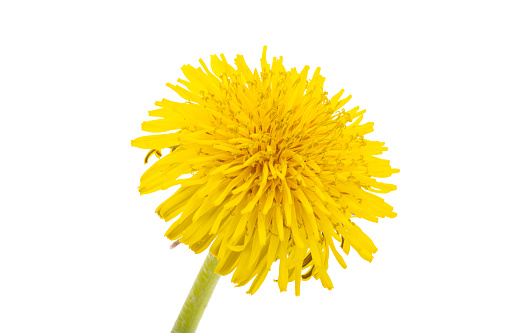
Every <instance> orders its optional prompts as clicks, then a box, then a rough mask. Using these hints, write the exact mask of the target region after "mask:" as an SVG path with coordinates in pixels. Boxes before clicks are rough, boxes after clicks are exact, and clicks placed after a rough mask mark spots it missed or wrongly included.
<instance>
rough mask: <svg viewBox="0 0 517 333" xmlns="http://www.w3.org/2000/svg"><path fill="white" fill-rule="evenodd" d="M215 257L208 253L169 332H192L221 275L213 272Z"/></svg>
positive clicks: (215, 263)
mask: <svg viewBox="0 0 517 333" xmlns="http://www.w3.org/2000/svg"><path fill="white" fill-rule="evenodd" d="M217 263H218V260H217V258H216V257H215V256H214V255H212V254H211V253H208V256H207V257H206V259H205V262H204V263H203V266H201V269H200V270H199V273H198V275H197V277H196V280H195V281H194V285H193V286H192V289H190V293H189V294H188V297H187V299H186V300H185V303H184V304H183V308H181V312H180V314H179V316H178V319H176V323H175V324H174V327H173V328H172V331H171V333H194V332H195V331H196V328H197V325H198V324H199V321H200V320H201V317H202V316H203V313H204V312H205V308H206V306H207V305H208V301H210V297H212V293H213V292H214V289H215V286H216V285H217V281H219V278H220V277H221V275H219V274H216V273H214V270H215V266H217Z"/></svg>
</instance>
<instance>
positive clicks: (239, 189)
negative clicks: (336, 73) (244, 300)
mask: <svg viewBox="0 0 517 333" xmlns="http://www.w3.org/2000/svg"><path fill="white" fill-rule="evenodd" d="M199 61H200V63H201V66H202V67H200V68H194V67H192V66H190V65H186V66H183V67H182V71H183V73H184V75H185V77H186V79H187V80H183V79H179V80H178V82H179V83H181V84H182V85H183V86H184V87H182V86H179V85H172V84H167V86H168V87H170V88H171V89H172V90H174V91H175V92H176V93H177V94H178V95H179V96H180V97H181V98H183V99H184V100H185V102H182V103H179V102H173V101H170V100H167V99H163V100H162V101H159V102H156V106H158V107H159V108H158V109H156V110H153V111H149V115H150V116H152V117H158V118H160V119H155V120H150V121H145V122H143V124H142V129H143V130H144V131H146V132H151V133H161V134H155V135H148V136H143V137H140V138H137V139H135V140H133V141H132V142H131V144H132V146H135V147H138V148H143V149H149V153H148V154H147V156H146V158H145V161H146V162H147V161H148V159H149V158H150V157H151V156H152V155H153V154H154V155H156V157H158V158H159V159H158V160H157V161H156V162H155V163H154V164H153V165H152V166H151V167H150V168H149V169H148V170H147V171H146V172H145V173H144V174H143V175H142V177H141V184H140V187H139V191H140V193H141V194H147V193H152V192H155V191H158V190H165V189H168V188H170V187H171V186H175V185H181V187H180V188H179V189H178V190H177V191H176V192H175V193H174V194H173V195H172V196H171V197H170V198H168V199H167V200H165V202H163V203H162V204H161V205H160V206H159V207H158V208H157V209H156V213H157V214H158V215H159V216H160V217H161V218H162V219H164V220H165V221H170V220H172V219H174V218H176V217H178V216H179V215H180V214H181V216H180V217H179V219H177V220H176V221H175V222H173V224H172V225H171V227H170V228H169V229H168V231H167V232H166V234H165V236H166V237H167V238H169V239H170V240H178V239H179V241H180V242H181V243H184V244H186V245H188V246H189V248H190V249H192V250H193V251H194V252H195V253H200V252H203V251H205V250H206V249H208V248H209V247H210V249H209V251H210V253H212V254H213V255H214V256H215V257H217V259H218V260H219V262H218V264H217V266H216V268H215V272H216V273H218V274H220V275H227V274H230V273H232V272H233V275H232V282H234V283H235V284H236V285H237V286H243V285H246V284H248V283H249V282H250V281H251V280H253V282H252V283H251V286H250V289H249V290H248V293H250V294H253V293H255V292H256V291H257V289H258V288H259V287H260V285H261V284H262V283H263V281H264V279H265V278H266V276H267V274H268V272H269V271H270V269H271V266H272V264H273V263H274V262H276V261H279V274H278V278H277V279H276V280H275V281H276V282H277V283H278V286H279V289H280V291H285V290H287V285H288V283H289V282H293V281H294V282H295V294H296V295H299V294H300V284H301V280H308V279H310V278H311V277H314V278H316V279H319V280H320V281H321V284H322V285H323V286H324V287H325V288H328V289H332V288H333V285H332V281H331V279H330V277H329V275H328V274H327V268H328V265H329V257H330V255H331V254H332V255H333V256H334V257H335V258H336V259H337V261H338V263H339V264H340V265H341V266H342V267H343V268H346V264H345V261H344V260H343V257H342V254H341V253H340V252H341V251H342V252H344V253H346V254H347V255H348V254H349V251H350V247H352V248H353V249H354V250H355V251H357V253H358V254H359V255H360V256H361V257H362V258H363V259H365V260H367V261H371V260H372V258H373V254H374V253H375V252H376V251H377V248H376V247H375V245H374V244H373V242H372V241H371V240H370V238H369V237H368V236H367V235H366V234H364V233H363V232H362V231H361V229H360V228H359V227H358V226H357V225H356V224H355V223H354V222H352V221H351V219H352V218H363V219H366V220H369V221H373V222H377V221H378V218H380V217H381V218H382V217H391V218H393V217H395V216H396V213H394V212H393V208H392V207H391V206H390V205H388V204H387V203H386V202H384V200H383V199H381V198H380V197H378V196H376V195H375V193H387V192H390V191H392V190H395V189H396V186H394V185H391V184H386V183H382V182H379V181H377V180H376V179H375V178H384V177H389V176H390V175H392V174H393V173H396V172H398V171H399V170H397V169H393V168H391V167H390V164H389V161H387V160H384V159H381V158H378V157H375V155H380V154H382V152H383V151H386V150H387V148H386V147H384V143H383V142H377V141H369V140H366V139H365V138H364V136H365V135H366V134H367V133H370V132H372V131H373V123H371V122H368V123H364V124H361V120H362V118H363V114H364V113H365V110H359V107H358V106H356V107H353V108H350V109H349V110H348V111H346V110H345V108H344V107H345V105H346V103H347V102H349V101H350V99H351V97H352V96H350V95H349V96H347V97H344V98H341V97H342V96H343V93H344V90H341V91H340V92H338V93H337V94H336V95H334V96H333V97H332V98H330V99H329V98H328V97H327V92H325V91H324V90H323V82H324V80H325V78H324V77H323V76H321V74H320V68H316V70H315V71H314V73H313V74H312V78H309V76H308V75H309V67H308V66H305V67H304V68H303V69H302V70H301V72H298V71H297V70H296V68H293V69H291V70H289V71H287V70H286V69H285V68H284V65H283V63H282V61H283V59H282V57H279V58H273V62H272V64H268V63H267V61H266V47H264V50H263V54H262V58H261V60H260V62H261V67H260V71H259V70H257V69H255V70H253V71H252V70H251V69H250V68H249V67H248V66H247V65H246V63H245V61H244V58H243V57H242V56H241V55H237V57H236V59H235V67H234V66H232V65H230V64H229V63H228V62H227V60H226V59H225V57H224V55H222V54H221V57H220V58H219V57H217V56H215V55H214V56H211V59H210V67H211V69H209V68H208V66H207V65H206V64H205V62H203V60H202V59H200V60H199ZM166 148H170V149H171V152H170V154H166V155H164V156H162V152H161V150H163V149H166ZM186 174H192V176H191V177H190V178H185V177H182V178H180V176H182V175H186Z"/></svg>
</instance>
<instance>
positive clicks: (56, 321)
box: [0, 1, 517, 333]
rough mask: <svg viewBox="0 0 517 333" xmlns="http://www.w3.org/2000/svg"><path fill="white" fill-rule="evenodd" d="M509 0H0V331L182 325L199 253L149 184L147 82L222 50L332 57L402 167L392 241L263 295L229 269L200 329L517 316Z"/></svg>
mask: <svg viewBox="0 0 517 333" xmlns="http://www.w3.org/2000/svg"><path fill="white" fill-rule="evenodd" d="M512 4H513V5H514V4H515V3H514V2H513V1H357V2H355V3H352V2H347V1H339V2H338V1H336V2H331V1H308V2H306V1H296V2H292V3H288V2H285V1H260V2H256V3H251V2H249V3H248V2H246V1H235V2H228V1H210V2H208V1H207V2H201V1H141V2H136V1H85V2H77V1H5V2H2V4H1V5H0V28H1V29H0V34H1V51H0V57H1V59H0V60H1V61H0V69H1V72H0V98H1V99H0V103H1V109H0V110H1V118H0V122H1V130H0V139H1V140H0V145H1V153H2V155H1V156H2V157H1V164H0V169H1V172H0V177H1V179H0V180H1V183H0V184H1V193H2V196H3V198H2V199H1V201H0V202H1V203H0V204H1V210H0V214H1V215H0V217H1V224H0V228H1V230H0V265H1V266H0V270H1V274H0V280H1V281H0V282H1V283H0V331H1V332H7V333H11V332H13V333H14V332H36V331H37V332H110V333H112V332H124V333H130V332H146V333H147V332H153V333H154V332H156V333H159V332H169V331H170V329H171V328H172V325H173V323H174V321H175V318H176V315H177V314H178V312H179V310H180V308H181V306H182V303H183V301H184V299H185V297H186V295H187V293H188V291H189V289H190V286H191V284H192V281H193V279H194V277H195V276H196V274H197V272H198V269H199V267H200V265H201V263H202V262H203V260H204V257H205V255H204V254H201V255H195V254H193V253H192V252H190V250H188V249H187V248H186V247H185V246H179V247H178V248H176V249H175V250H169V245H170V242H169V241H168V240H167V239H165V238H164V237H163V234H164V232H165V230H166V229H167V228H168V224H167V223H164V222H163V221H162V220H160V219H159V218H158V216H157V215H156V214H154V209H155V208H156V206H158V204H160V203H161V202H162V201H163V200H164V199H165V198H167V197H168V196H170V195H171V191H162V192H160V193H155V194H151V195H146V196H142V197H140V196H139V194H138V191H137V186H138V185H139V178H140V175H141V173H142V172H143V171H144V170H145V169H146V166H144V164H143V158H144V155H145V153H146V152H145V151H143V150H140V149H137V148H132V147H130V140H131V139H134V138H136V137H138V136H141V135H142V134H144V133H143V132H141V131H140V123H141V122H142V121H144V120H149V118H148V116H147V111H148V110H151V109H153V108H154V101H156V100H161V99H162V98H169V99H174V98H176V97H175V94H174V92H173V91H172V90H170V89H168V88H167V87H166V86H165V84H166V83H167V82H171V83H175V82H176V80H177V79H178V78H181V77H183V76H182V74H181V71H180V67H181V66H182V65H184V64H192V65H194V66H196V67H197V66H198V63H197V61H198V59H199V58H201V57H202V58H204V59H205V60H206V61H208V60H209V56H210V55H211V54H219V53H224V54H225V55H226V57H227V59H228V60H233V59H234V58H235V55H236V54H243V55H244V57H245V59H246V60H247V62H248V64H249V66H250V67H252V68H254V67H258V66H259V65H260V63H259V59H260V56H261V51H262V46H263V45H267V46H268V59H269V60H270V61H271V59H272V57H273V56H280V55H281V56H284V63H285V65H286V67H287V68H291V67H297V68H298V69H301V68H303V66H304V65H309V66H311V71H312V70H314V69H315V68H316V67H317V66H320V67H322V74H323V76H325V77H326V78H327V80H326V90H327V91H329V94H331V95H332V94H334V93H336V92H337V91H339V89H341V88H344V89H345V90H346V93H350V94H352V95H353V96H354V97H353V98H352V100H351V102H349V104H348V106H349V107H352V106H355V105H360V106H361V107H362V108H366V110H367V113H366V116H365V121H374V122H375V132H374V133H373V134H372V135H370V139H375V140H382V141H385V142H386V144H387V146H388V147H389V149H390V150H389V151H388V152H387V153H386V155H385V157H386V158H389V159H390V160H391V161H392V165H393V166H394V167H396V168H400V169H401V173H400V174H398V175H394V176H393V177H392V178H391V179H390V180H391V181H392V182H393V183H395V184H397V185H398V190H397V191H396V192H393V193H391V194H388V195H386V199H387V200H388V202H389V203H390V204H392V205H393V206H394V207H395V210H396V212H398V213H399V216H398V217H397V218H396V219H385V220H382V221H380V222H379V223H378V224H375V223H371V222H367V221H364V222H363V221H361V222H358V223H359V224H360V226H361V227H362V228H363V230H364V231H365V232H366V233H367V234H368V235H370V237H371V238H372V239H373V240H374V242H375V243H376V245H377V247H378V248H379V251H378V253H377V254H376V255H375V259H374V260H373V262H372V263H371V264H370V263H368V262H366V261H363V260H362V259H360V258H359V256H358V255H357V254H356V253H355V252H353V253H351V254H350V256H348V257H345V260H346V261H347V263H348V269H346V270H343V269H341V268H340V267H339V266H338V264H337V262H336V261H335V260H333V261H331V268H330V276H331V278H332V281H333V282H334V286H335V289H334V290H332V291H328V290H326V289H323V287H321V285H320V283H319V281H315V280H311V281H309V282H305V283H303V284H302V295H301V297H295V296H294V285H290V286H289V290H288V292H286V293H279V291H278V286H277V284H275V283H274V282H273V281H272V280H273V279H274V278H276V272H277V271H278V268H277V266H276V265H275V266H274V269H273V270H272V272H271V273H270V275H269V276H268V277H267V279H266V281H265V282H264V284H263V286H262V287H261V288H260V290H259V291H258V293H256V294H255V295H253V296H249V295H247V294H246V293H245V291H246V290H247V288H234V287H233V285H232V283H231V282H230V277H229V276H226V277H222V278H221V280H220V282H219V285H218V287H217V289H216V291H215V293H214V296H213V298H212V300H211V302H210V304H209V306H208V308H207V311H206V313H205V316H204V318H203V320H202V321H201V324H200V326H199V328H198V332H236V333H237V332H239V333H240V332H246V333H251V332H290V331H295V332H398V333H401V332H516V331H517V323H516V317H515V314H516V310H517V306H516V299H517V298H516V297H517V292H516V286H515V281H516V278H517V274H516V271H515V263H516V259H515V255H516V250H515V245H514V244H515V236H516V232H517V227H516V222H517V218H516V215H515V206H514V205H515V201H516V200H515V199H516V195H515V187H516V185H517V184H516V181H515V170H516V165H515V158H514V156H515V151H516V148H515V145H516V143H517V142H516V141H517V140H516V138H515V131H516V129H515V126H516V125H515V120H516V117H515V115H516V112H517V107H516V105H517V102H516V91H517V90H516V88H517V66H516V59H517V52H516V48H515V47H516V34H515V32H516V31H517V24H516V20H515V12H516V11H515V8H514V7H513V8H512Z"/></svg>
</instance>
